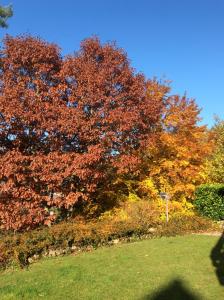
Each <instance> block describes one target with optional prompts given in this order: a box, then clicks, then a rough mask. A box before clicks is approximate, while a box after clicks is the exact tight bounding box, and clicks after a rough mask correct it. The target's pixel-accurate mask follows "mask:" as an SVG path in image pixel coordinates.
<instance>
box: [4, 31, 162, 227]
mask: <svg viewBox="0 0 224 300" xmlns="http://www.w3.org/2000/svg"><path fill="white" fill-rule="evenodd" d="M0 68H1V72H0V88H1V94H0V226H1V228H4V229H13V230H18V229H29V228H32V227H36V226H38V225H40V224H50V223H51V222H52V221H54V220H55V218H56V213H55V211H60V213H61V214H62V215H63V216H67V215H69V214H70V213H71V212H72V211H73V210H74V208H75V205H77V204H78V203H80V202H85V201H92V200H93V199H94V198H95V197H96V194H97V191H98V189H99V188H102V186H103V187H104V186H107V185H108V184H109V183H110V182H111V179H112V178H113V177H116V174H125V173H129V172H136V170H137V166H138V163H139V157H138V155H137V153H138V151H139V149H140V148H141V147H142V145H143V143H144V141H145V140H146V138H147V140H148V139H149V140H150V137H151V135H152V131H153V128H154V127H155V126H156V124H157V123H158V121H159V116H160V113H161V108H162V101H163V100H162V99H163V93H161V92H157V90H161V87H160V85H159V84H157V86H156V85H155V83H154V82H151V81H148V80H146V79H145V77H144V76H143V75H142V74H136V72H135V71H134V70H133V69H132V68H131V66H130V64H129V61H128V59H127V56H126V54H125V52H124V51H123V50H122V49H119V48H117V47H116V46H115V45H114V44H110V43H108V44H105V45H101V43H100V41H99V40H98V39H97V38H91V39H87V40H85V41H83V42H82V43H81V47H80V50H79V51H78V52H76V53H75V54H74V55H71V56H68V57H65V58H63V57H62V56H61V54H60V50H59V48H58V47H57V46H56V45H53V44H49V43H47V42H45V41H42V40H40V39H36V38H32V37H29V36H28V37H27V36H25V37H16V38H12V37H9V36H7V37H6V38H5V40H4V47H3V49H2V50H1V57H0ZM147 87H148V88H149V89H151V90H153V91H154V93H147Z"/></svg>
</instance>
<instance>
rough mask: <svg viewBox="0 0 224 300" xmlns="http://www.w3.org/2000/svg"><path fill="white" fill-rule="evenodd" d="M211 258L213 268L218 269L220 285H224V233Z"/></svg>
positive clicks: (217, 274)
mask: <svg viewBox="0 0 224 300" xmlns="http://www.w3.org/2000/svg"><path fill="white" fill-rule="evenodd" d="M210 258H211V260H212V264H213V266H214V267H215V268H216V271H215V272H216V276H217V278H218V281H219V283H220V285H224V233H223V234H222V236H221V237H220V239H219V240H218V243H217V244H216V245H215V247H214V248H213V249H212V251H211V254H210Z"/></svg>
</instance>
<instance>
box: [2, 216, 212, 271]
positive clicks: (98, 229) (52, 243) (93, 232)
mask: <svg viewBox="0 0 224 300" xmlns="http://www.w3.org/2000/svg"><path fill="white" fill-rule="evenodd" d="M209 229H213V223H212V222H211V221H209V220H207V219H204V218H201V217H198V216H183V217H178V218H173V219H171V220H170V221H169V223H168V224H166V223H165V222H160V223H158V222H155V220H152V219H151V220H150V219H145V220H143V219H139V218H131V219H129V220H123V221H122V220H120V221H117V220H116V221H110V222H108V221H106V222H105V221H96V222H88V223H82V222H79V223H77V222H76V223H72V222H71V223H60V224H57V225H54V226H52V227H49V228H48V227H43V228H41V229H39V230H37V229H36V230H32V231H28V232H23V233H16V234H13V233H11V234H5V235H2V236H1V238H0V268H2V269H5V268H7V267H9V266H11V267H14V266H19V267H21V268H23V267H26V266H28V265H29V264H30V263H32V262H34V261H35V260H37V259H40V258H41V257H46V256H57V255H63V254H68V253H71V252H80V251H85V250H87V251H88V250H92V249H94V248H97V247H99V246H102V245H104V246H105V245H112V244H116V243H118V242H122V241H125V242H130V241H133V240H137V239H142V238H151V237H158V236H164V235H165V236H172V235H178V234H185V233H190V232H197V231H200V230H201V231H204V230H209Z"/></svg>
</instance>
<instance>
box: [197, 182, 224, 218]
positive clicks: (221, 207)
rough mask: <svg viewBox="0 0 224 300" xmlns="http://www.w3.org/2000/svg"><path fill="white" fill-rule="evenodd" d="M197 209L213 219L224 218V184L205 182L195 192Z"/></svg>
mask: <svg viewBox="0 0 224 300" xmlns="http://www.w3.org/2000/svg"><path fill="white" fill-rule="evenodd" d="M195 197H196V198H195V202H194V204H195V207H196V209H197V211H198V212H199V213H200V214H201V215H203V216H207V217H209V218H211V219H213V220H224V184H204V185H201V186H199V187H198V188H197V189H196V192H195Z"/></svg>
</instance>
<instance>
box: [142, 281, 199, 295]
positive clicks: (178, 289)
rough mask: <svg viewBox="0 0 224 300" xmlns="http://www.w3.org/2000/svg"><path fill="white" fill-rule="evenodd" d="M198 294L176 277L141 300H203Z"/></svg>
mask: <svg viewBox="0 0 224 300" xmlns="http://www.w3.org/2000/svg"><path fill="white" fill-rule="evenodd" d="M201 299H202V298H201V297H199V296H198V295H195V294H193V293H192V292H191V291H189V290H188V288H186V287H185V286H184V284H183V282H182V281H181V280H179V279H175V280H173V281H171V282H170V284H169V285H168V286H166V287H164V288H161V289H159V290H158V291H157V292H156V293H155V294H153V295H146V296H144V297H143V298H141V300H201Z"/></svg>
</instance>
